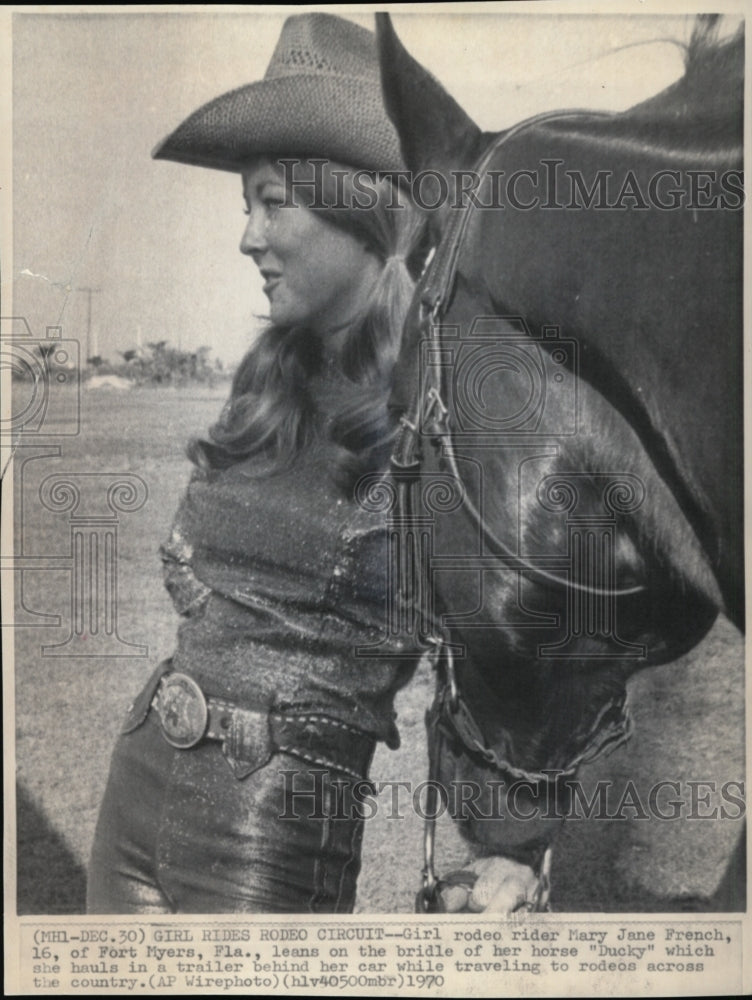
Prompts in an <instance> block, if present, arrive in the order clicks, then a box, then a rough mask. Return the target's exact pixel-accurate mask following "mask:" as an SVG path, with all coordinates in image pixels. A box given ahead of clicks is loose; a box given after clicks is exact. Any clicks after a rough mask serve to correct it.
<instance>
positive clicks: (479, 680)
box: [377, 15, 743, 855]
mask: <svg viewBox="0 0 752 1000" xmlns="http://www.w3.org/2000/svg"><path fill="white" fill-rule="evenodd" d="M377 17H378V19H379V25H378V28H379V45H380V53H381V60H382V82H383V88H384V93H385V99H386V104H387V108H388V111H389V114H390V116H391V118H392V120H393V122H394V124H395V126H396V128H397V131H398V133H399V135H400V137H401V141H402V145H403V154H404V159H405V161H406V164H407V166H408V168H409V170H410V171H411V172H412V174H413V179H415V177H416V175H417V174H419V173H421V172H422V173H423V179H424V181H425V182H426V183H425V184H424V185H423V187H422V188H421V192H422V196H423V201H424V202H428V201H429V195H427V194H426V192H427V191H428V190H433V191H434V194H432V195H430V198H431V199H432V204H434V205H435V210H434V211H432V212H430V213H429V214H430V217H431V224H432V226H433V227H434V230H435V232H436V236H437V239H439V238H440V237H441V236H442V235H443V234H444V233H445V232H446V231H447V230H449V231H450V234H451V236H452V238H455V236H456V231H459V229H461V228H462V227H456V231H455V216H456V215H457V213H463V214H464V215H465V216H466V218H465V221H464V224H463V225H464V232H463V234H462V241H461V245H460V247H459V251H458V256H457V258H456V262H455V265H456V266H455V268H454V269H450V271H446V272H445V274H447V273H450V275H451V276H450V278H448V279H447V282H446V288H445V289H444V292H445V295H444V297H443V300H442V302H441V308H440V311H439V312H437V313H436V314H435V316H434V320H435V322H434V324H433V325H432V324H431V323H430V322H429V321H425V314H426V312H427V311H428V310H430V309H431V307H432V306H434V305H435V291H436V289H435V285H436V282H437V279H436V272H435V271H434V272H431V270H430V268H429V270H428V272H427V274H425V275H424V277H423V279H422V281H421V284H420V285H419V287H418V291H417V294H416V299H415V302H414V303H413V308H412V311H411V315H410V317H409V318H408V323H407V326H406V331H405V338H404V341H403V348H402V353H401V356H400V358H399V361H398V364H397V369H396V372H397V375H396V383H395V390H394V395H393V403H394V405H395V407H397V408H399V409H400V410H402V411H410V408H411V407H413V405H414V400H415V398H416V393H417V392H418V389H419V387H420V386H423V389H424V391H425V387H426V385H429V386H431V387H432V388H433V394H434V395H433V399H434V402H435V400H436V398H438V399H439V401H440V403H441V404H442V405H443V406H445V407H446V410H447V415H446V419H445V420H444V421H443V422H442V423H441V425H440V426H437V424H436V422H435V421H434V422H433V423H431V424H430V426H429V425H426V424H424V425H422V426H421V428H420V429H421V430H422V431H423V432H424V433H423V435H422V465H421V475H422V476H423V477H428V478H427V480H426V481H429V482H431V483H433V485H434V486H436V485H437V484H438V485H441V484H443V485H444V486H445V487H446V490H447V491H449V492H452V490H454V493H455V494H456V496H457V497H458V499H457V500H456V502H446V503H444V506H443V509H442V510H441V511H439V510H438V508H437V507H436V505H434V506H433V507H432V508H431V509H430V510H428V509H426V508H425V506H424V507H423V509H422V510H421V511H420V513H421V515H425V517H424V520H425V521H426V523H428V522H430V532H429V533H430V536H431V539H430V545H429V549H430V552H429V554H428V557H427V558H428V561H429V563H430V576H431V580H432V586H433V592H434V595H435V600H436V606H437V612H438V614H439V616H440V617H441V621H442V624H443V625H444V626H445V628H446V629H447V634H448V636H449V639H450V642H451V643H452V644H454V645H455V647H456V649H457V650H458V652H459V660H458V672H459V675H460V683H461V690H462V693H463V697H464V699H465V701H466V703H467V705H468V706H469V707H470V709H471V711H472V713H473V716H474V724H475V723H477V729H473V732H474V733H475V735H476V737H478V738H479V739H480V743H481V744H483V746H484V748H485V749H484V751H483V752H481V753H480V755H474V754H473V751H472V746H468V741H467V740H464V745H462V746H459V745H457V746H456V747H455V751H456V752H455V758H456V761H455V762H458V763H457V768H458V772H459V770H461V771H462V773H463V774H464V775H467V774H468V773H471V772H472V768H473V766H474V764H475V765H477V768H478V772H479V773H486V775H487V772H486V770H485V769H486V767H487V765H488V764H489V761H491V762H492V763H493V758H495V759H496V760H497V761H498V762H499V769H500V770H501V771H502V772H503V771H504V769H505V768H506V770H507V771H508V773H510V774H512V775H514V774H523V775H524V774H529V775H536V774H539V773H540V772H541V770H544V769H554V770H555V769H564V770H570V771H571V770H573V769H574V768H575V767H576V766H577V762H578V761H580V760H582V759H583V758H584V757H586V756H587V755H588V754H590V753H594V752H596V751H597V749H598V748H599V747H601V746H603V745H605V744H606V743H608V741H609V739H611V738H612V737H615V736H616V735H618V733H619V731H620V730H621V728H622V717H621V709H622V705H623V701H624V685H625V682H626V679H627V677H628V676H629V675H630V674H631V673H632V672H633V671H634V670H636V669H639V668H642V667H644V666H648V665H651V664H656V663H660V662H665V661H668V660H672V659H676V658H677V657H678V656H679V655H681V654H682V653H684V652H686V651H687V650H688V649H690V648H692V647H693V646H694V645H695V644H696V643H697V642H698V641H699V640H700V638H701V637H702V636H703V635H704V634H705V633H706V632H707V630H708V629H709V628H710V626H711V625H712V623H713V621H714V619H715V617H716V616H717V614H719V613H723V614H725V615H727V616H728V617H729V618H730V619H731V620H732V621H733V622H735V623H736V624H737V626H739V627H740V628H741V627H742V614H743V561H742V549H743V531H742V273H741V264H742V211H741V209H742V204H743V194H742V187H741V184H742V175H741V168H742V93H743V76H742V73H743V39H742V37H741V36H740V35H739V36H737V37H734V38H732V39H731V40H729V41H726V42H723V43H721V42H718V41H716V40H715V38H714V21H713V19H712V18H708V19H704V20H700V21H699V22H698V27H697V29H696V30H695V33H694V35H693V38H692V41H691V42H690V44H689V46H688V50H687V56H686V70H685V74H684V76H683V78H682V79H681V80H679V81H678V82H677V83H676V84H674V85H673V86H671V87H670V88H669V89H667V90H666V91H664V92H663V93H661V94H659V95H658V96H656V97H654V98H652V99H651V100H648V101H646V102H644V103H642V104H640V105H638V106H637V107H634V108H632V109H631V110H629V111H627V112H624V113H621V114H615V115H602V114H597V113H592V114H589V113H583V112H578V113H561V114H559V115H557V116H555V117H547V118H545V119H540V118H539V119H537V120H532V121H531V122H530V123H526V124H524V125H523V126H522V127H520V126H517V127H516V128H514V129H511V130H509V131H508V132H506V133H501V134H500V135H498V136H497V135H490V134H487V133H482V132H481V131H480V130H479V129H478V128H477V127H476V126H475V125H474V123H473V122H472V121H471V120H470V119H469V118H468V116H467V115H466V114H465V113H464V112H463V111H462V109H461V108H459V106H458V105H457V104H456V103H455V102H454V101H453V99H452V98H451V97H450V96H449V95H448V94H446V92H445V91H444V90H443V88H442V87H441V86H440V84H438V83H437V81H436V80H435V79H434V78H433V77H431V76H430V74H428V73H427V71H426V70H425V69H423V68H422V67H421V66H420V65H419V64H418V63H417V62H416V61H415V60H414V59H412V57H411V56H410V55H409V54H408V53H407V52H406V51H405V50H404V48H403V47H402V45H401V44H400V42H399V40H398V39H397V37H396V35H395V33H394V31H393V29H392V26H391V22H390V21H389V19H388V17H387V16H386V15H377ZM484 157H485V159H484ZM479 163H482V170H479V168H478V164H479ZM431 184H433V189H431ZM449 249H451V248H448V247H447V246H446V244H442V245H441V246H440V247H439V250H438V252H437V254H436V259H437V260H439V259H441V261H442V264H445V263H446V260H447V259H448V257H449V256H451V255H450V254H449V253H448V250H449ZM421 318H423V319H424V321H423V322H421ZM431 331H433V332H431ZM435 409H436V407H434V415H435ZM429 507H430V504H429ZM461 742H462V741H461ZM450 756H451V755H450ZM447 766H448V767H449V769H450V770H451V766H452V765H451V764H450V765H447ZM445 776H447V771H446V770H445ZM471 825H475V824H471ZM508 826H509V825H508V824H496V825H495V828H494V830H493V831H491V832H489V831H485V832H484V831H482V830H481V829H480V827H479V826H476V828H475V829H474V834H475V836H476V837H483V838H484V839H486V840H487V841H488V842H489V843H491V844H492V845H494V846H496V847H497V848H498V849H502V847H503V846H506V848H509V842H508V839H507V841H506V842H505V843H502V846H501V847H500V845H499V837H502V838H508V835H509V830H508ZM502 828H503V829H502ZM531 834H532V831H531V830H530V829H528V830H527V831H526V832H525V834H524V837H523V839H524V841H525V843H526V844H527V843H529V841H530V836H531ZM521 836H522V835H521ZM546 836H547V834H546V833H545V832H541V831H540V830H538V832H537V833H536V834H534V835H533V839H535V837H539V838H540V839H541V840H543V841H545V839H546ZM519 846H520V848H521V847H522V845H519ZM514 852H515V847H514V845H513V846H512V849H511V853H514ZM517 853H518V854H520V855H522V854H523V852H522V850H521V849H520V850H519V851H517Z"/></svg>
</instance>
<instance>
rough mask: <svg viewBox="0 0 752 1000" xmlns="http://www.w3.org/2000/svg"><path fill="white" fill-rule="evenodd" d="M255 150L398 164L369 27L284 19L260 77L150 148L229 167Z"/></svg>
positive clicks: (180, 159) (377, 165)
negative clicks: (264, 72) (263, 73)
mask: <svg viewBox="0 0 752 1000" xmlns="http://www.w3.org/2000/svg"><path fill="white" fill-rule="evenodd" d="M260 155H266V156H269V155H272V156H292V155H297V156H303V157H327V158H330V159H332V160H337V161H338V162H340V163H346V164H350V165H352V166H355V167H362V168H364V169H366V170H373V171H379V172H387V171H391V170H402V169H404V164H403V162H402V157H401V155H400V145H399V140H398V138H397V134H396V132H395V130H394V126H393V125H392V123H391V122H390V121H389V118H388V117H387V114H386V111H385V110H384V107H383V104H382V100H381V84H380V77H379V64H378V59H377V55H376V46H375V40H374V35H373V33H372V32H370V31H368V30H367V29H366V28H361V27H359V26H358V25H356V24H353V23H352V22H350V21H346V20H343V19H342V18H340V17H335V16H334V15H332V14H321V13H311V14H299V15H296V16H294V17H289V18H288V19H287V20H286V21H285V23H284V25H283V27H282V33H281V35H280V38H279V41H278V42H277V47H276V48H275V50H274V54H273V55H272V58H271V62H270V63H269V67H268V69H267V71H266V75H265V77H264V79H263V80H261V81H259V82H258V83H251V84H248V85H247V86H245V87H239V88H238V89H237V90H232V91H230V92H229V93H227V94H223V95H222V96H221V97H217V98H215V99H214V100H213V101H210V102H209V103H208V104H205V105H204V106H203V107H201V108H199V109H198V111H194V113H193V114H192V115H190V116H189V117H188V118H186V120H185V121H184V122H183V123H182V124H181V125H179V126H178V127H177V128H176V129H175V131H174V132H172V133H171V134H170V135H168V136H167V138H166V139H163V140H162V142H160V143H159V145H158V146H157V147H156V148H155V149H154V151H153V153H152V156H153V157H154V158H155V159H157V160H174V161H175V162H177V163H188V164H193V165H196V166H202V167H214V168H215V169H218V170H231V171H234V172H239V171H242V170H243V169H244V168H245V166H247V164H248V162H249V161H250V160H252V159H253V158H255V157H257V156H260Z"/></svg>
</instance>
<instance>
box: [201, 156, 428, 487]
mask: <svg viewBox="0 0 752 1000" xmlns="http://www.w3.org/2000/svg"><path fill="white" fill-rule="evenodd" d="M286 162H288V163H289V162H295V163H297V164H298V165H300V166H301V167H302V168H303V173H304V174H307V173H309V172H310V171H314V173H315V176H316V180H317V182H318V183H317V184H316V186H315V191H313V190H311V189H309V188H307V187H306V185H305V184H302V185H301V192H302V193H301V194H299V193H298V190H297V188H296V189H295V197H296V198H299V200H300V202H301V203H302V204H304V205H305V207H307V208H309V210H310V211H313V212H315V213H316V214H317V215H318V217H319V218H320V219H321V220H322V221H323V222H325V223H327V224H328V225H331V226H334V227H336V228H338V229H341V230H344V231H345V232H347V233H349V234H351V235H353V236H355V237H356V238H357V239H358V240H359V241H361V242H364V243H365V245H366V246H367V247H368V248H369V249H370V250H371V251H372V252H373V253H375V254H376V255H377V257H378V258H379V259H380V260H381V262H382V268H381V271H380V274H379V277H378V279H377V281H376V283H375V285H374V287H373V289H372V290H371V293H370V295H369V297H368V300H367V304H366V306H365V309H364V310H363V311H362V312H361V314H360V315H359V316H357V317H355V318H354V319H353V321H352V323H351V324H350V328H349V330H348V332H347V335H346V337H345V339H344V341H343V346H342V351H341V356H340V367H341V369H342V372H343V373H344V375H345V376H346V377H347V378H348V379H349V380H350V381H351V382H352V383H353V384H354V385H355V386H357V391H355V392H353V393H352V394H348V398H347V400H345V401H343V402H342V403H341V404H340V408H339V410H338V411H335V412H334V413H333V414H331V415H330V421H329V423H328V431H327V433H328V436H329V438H330V440H331V441H332V442H334V444H335V445H336V446H337V449H336V461H335V467H334V470H333V472H334V478H335V481H337V482H338V483H339V485H340V486H341V487H342V488H343V489H345V490H351V489H352V487H353V485H354V483H355V481H356V480H357V478H358V477H359V476H360V475H362V474H363V473H364V472H367V471H372V470H375V469H377V468H380V467H381V466H382V465H383V463H384V461H385V459H386V452H387V449H388V446H389V443H390V442H391V440H392V437H393V430H394V428H393V422H392V420H391V418H390V416H389V413H388V410H387V399H388V396H389V391H390V387H391V376H392V369H393V367H394V363H395V361H396V359H397V354H398V351H399V346H400V340H401V336H402V327H403V324H404V320H405V316H406V314H407V310H408V308H409V306H410V302H411V300H412V295H413V290H414V281H413V277H412V275H411V272H410V268H409V266H408V261H409V260H411V255H415V254H416V253H419V252H420V251H419V249H416V248H418V244H419V242H420V237H421V234H422V231H423V227H422V224H421V221H420V216H419V215H418V212H417V211H416V209H415V208H414V207H413V206H412V205H411V204H409V203H408V202H407V199H406V197H405V196H404V195H402V194H401V193H399V192H398V190H397V189H396V188H395V187H393V185H392V183H391V182H390V181H389V180H388V179H387V178H381V177H379V176H377V175H375V174H368V175H364V173H363V172H362V171H358V172H357V174H355V173H354V172H353V171H352V170H349V169H348V168H346V167H341V166H340V165H338V164H334V163H329V162H327V164H326V166H325V168H324V169H322V168H321V161H317V162H318V165H319V166H318V171H316V170H315V168H314V167H312V166H311V161H306V160H296V161H286ZM277 166H279V164H277ZM335 171H336V175H335ZM298 176H300V175H298ZM286 177H287V174H286ZM364 179H367V180H368V185H367V188H364V183H363V182H364ZM288 191H290V185H289V184H288ZM291 194H292V192H291ZM314 197H315V201H314ZM306 202H307V204H306ZM322 360H323V359H322V346H321V342H320V340H319V339H318V338H317V337H314V336H311V334H310V332H309V331H308V330H306V329H304V328H301V327H279V326H270V327H267V329H265V330H264V331H263V332H262V333H261V334H260V335H259V337H258V338H257V340H256V342H255V343H254V344H253V346H252V347H251V348H250V350H249V351H248V352H247V354H246V355H245V357H244V358H243V360H242V361H241V363H240V366H239V367H238V369H237V371H236V373H235V377H234V379H233V383H232V389H231V392H230V398H229V400H228V402H227V404H226V405H225V407H224V410H223V411H222V414H221V415H220V418H219V420H218V421H217V423H216V424H214V425H213V426H212V427H211V428H210V429H209V435H208V436H209V440H200V439H195V440H193V441H191V442H190V444H189V446H188V457H189V458H190V459H191V461H192V462H193V463H194V464H195V465H197V466H199V467H200V468H203V469H205V470H206V471H208V472H210V473H211V472H212V471H216V470H219V469H223V468H228V467H229V466H231V465H233V464H235V463H236V462H238V461H242V460H244V459H246V458H249V457H251V456H254V455H259V456H263V457H264V458H265V459H267V461H265V462H263V463H260V465H259V471H258V472H257V474H258V475H271V474H274V473H275V472H278V471H281V470H282V469H285V468H288V467H289V466H290V465H291V464H292V463H293V462H294V461H295V459H296V457H297V456H298V455H299V454H300V452H301V451H302V450H303V449H304V448H306V447H307V446H308V445H309V444H310V443H311V441H312V439H313V437H314V436H315V435H316V434H317V433H319V428H318V427H317V419H316V408H315V405H314V402H313V400H312V398H311V395H310V392H309V388H308V386H309V381H310V379H311V377H312V376H315V375H316V374H317V373H319V372H320V371H321V368H322Z"/></svg>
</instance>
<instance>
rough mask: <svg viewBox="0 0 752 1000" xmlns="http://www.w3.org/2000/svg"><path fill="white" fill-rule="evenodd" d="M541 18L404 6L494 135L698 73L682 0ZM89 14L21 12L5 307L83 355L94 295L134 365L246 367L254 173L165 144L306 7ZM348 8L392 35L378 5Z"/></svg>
mask: <svg viewBox="0 0 752 1000" xmlns="http://www.w3.org/2000/svg"><path fill="white" fill-rule="evenodd" d="M664 6H665V5H664ZM447 8H449V11H448V10H447ZM525 8H526V9H524V11H523V12H516V11H517V6H516V5H509V6H505V8H504V12H503V13H495V12H492V10H491V8H489V7H487V6H486V7H484V9H483V12H482V13H473V12H469V11H468V10H467V8H465V9H463V11H462V12H461V13H454V12H451V5H443V6H442V8H441V11H440V12H430V13H428V12H426V9H425V7H424V8H423V9H422V10H421V11H420V12H411V11H410V10H409V8H408V7H407V5H406V6H404V7H403V6H400V5H398V6H396V7H394V8H393V11H392V15H393V21H394V24H395V28H396V30H397V32H398V34H399V35H400V37H401V38H402V41H403V42H404V44H405V45H406V46H407V48H408V49H409V50H410V51H411V52H412V54H413V55H414V56H415V57H416V58H417V59H418V60H419V61H420V62H422V63H423V64H424V65H425V66H426V67H428V68H429V69H430V70H431V71H432V72H433V74H434V75H435V76H436V77H437V78H438V79H439V80H440V81H441V82H442V84H443V85H444V86H445V87H446V88H447V90H449V91H450V93H452V94H453V96H454V97H455V98H456V99H457V100H458V101H459V103H460V104H461V105H462V106H463V107H464V108H465V110H466V111H467V112H468V113H469V114H470V115H471V117H473V118H474V119H475V121H476V122H477V123H478V124H479V125H480V126H481V127H482V128H483V129H486V130H492V131H498V130H500V129H502V128H506V127H508V126H510V125H512V124H514V123H515V122H517V121H519V120H521V119H523V118H525V117H527V116H528V115H531V114H534V113H537V112H539V111H544V110H550V109H554V108H565V107H591V108H599V109H610V110H622V109H624V108H627V107H629V106H631V105H632V104H635V103H637V102H639V101H641V100H643V99H645V98H647V97H649V96H651V95H652V94H654V93H657V92H658V91H660V90H662V89H663V88H664V87H666V86H668V85H669V84H670V83H671V82H673V81H674V80H675V79H677V78H678V77H679V76H680V75H681V73H682V52H681V49H680V48H679V47H678V46H677V45H676V44H674V41H672V40H677V41H680V42H681V41H684V42H685V41H686V40H687V39H688V37H689V34H690V32H691V20H692V19H691V17H690V16H689V15H686V14H682V13H680V12H681V11H682V10H686V9H687V7H686V6H685V5H683V4H681V3H676V4H674V5H673V8H672V10H673V12H672V13H671V14H670V15H666V14H648V15H644V14H639V15H638V14H629V15H624V14H618V13H611V12H612V11H617V10H619V5H618V4H613V3H605V2H603V0H601V2H599V3H591V4H589V5H588V9H591V10H595V11H600V12H603V11H607V12H608V13H600V14H598V15H579V14H578V15H572V14H564V13H553V11H554V8H553V7H552V6H550V5H549V4H546V3H541V4H528V5H525ZM629 8H630V9H632V10H634V9H636V8H637V9H639V10H641V11H642V10H648V11H650V10H652V9H653V7H652V6H651V4H650V3H649V2H646V3H641V4H635V3H632V4H630V5H629ZM79 9H80V8H79ZM46 10H47V11H50V10H51V8H46ZM85 10H87V11H88V12H86V13H83V14H78V13H57V12H54V13H32V14H26V13H21V12H18V11H16V12H14V14H13V31H12V46H13V63H12V66H13V86H12V95H13V102H12V112H13V162H12V165H13V177H12V184H13V187H12V206H13V212H12V220H13V240H12V261H13V266H12V269H9V267H8V261H9V257H10V248H9V247H8V246H6V247H4V248H3V250H4V254H3V258H4V267H3V281H4V282H6V284H4V285H3V315H4V316H7V315H9V314H10V313H9V310H10V308H12V315H14V316H23V317H25V318H26V319H27V321H28V323H29V325H30V328H31V330H32V332H33V334H34V336H36V337H44V335H45V329H46V327H47V326H62V328H63V336H64V337H73V338H75V339H78V340H79V341H80V342H81V344H82V354H84V353H85V350H86V343H85V342H86V336H87V322H88V321H87V308H88V303H89V298H90V299H91V309H92V314H91V337H92V342H91V343H90V344H89V348H88V352H89V353H90V354H92V353H99V354H100V355H103V356H104V357H106V358H109V359H110V360H113V361H117V360H119V355H118V351H124V350H127V349H129V348H132V347H135V346H136V345H137V343H138V342H139V341H141V342H143V343H147V342H149V341H156V340H168V341H169V342H170V343H172V344H174V345H177V346H180V347H181V348H183V349H191V350H194V349H196V348H197V347H200V346H204V345H206V346H209V347H211V349H212V353H213V356H214V357H218V358H221V359H222V360H223V361H224V362H226V363H227V364H230V365H231V364H233V363H235V362H237V361H238V360H239V358H240V357H241V356H242V354H243V353H244V351H245V349H246V348H247V346H248V345H249V344H250V343H251V341H252V338H253V335H254V333H255V332H256V331H257V329H258V327H259V324H260V323H261V322H262V321H263V320H262V319H261V318H260V317H263V314H264V310H265V303H266V299H265V298H264V296H263V294H262V292H261V280H260V278H259V277H258V275H257V273H256V269H255V266H254V265H253V263H252V262H251V261H250V260H249V259H247V258H244V257H242V256H241V254H240V253H239V251H238V244H239V241H240V237H241V233H242V229H243V223H244V217H243V214H242V208H243V205H242V200H241V190H240V179H239V177H237V176H236V175H233V174H230V173H223V172H220V171H215V170H205V169H201V168H195V167H186V166H182V165H178V164H172V163H166V162H155V161H153V160H152V159H151V155H150V153H151V150H152V148H153V147H154V146H155V145H156V143H157V142H158V141H159V140H160V139H161V138H162V137H163V136H165V135H166V134H167V133H168V132H170V131H171V130H172V129H173V128H174V127H175V126H176V125H177V124H179V123H180V122H181V121H182V120H183V119H184V118H185V117H186V116H187V115H188V114H190V113H191V112H192V111H194V110H195V109H196V108H197V107H198V106H200V105H201V104H203V103H204V102H205V101H207V100H210V99H212V98H214V97H216V96H217V95H219V94H220V93H223V92H224V91H227V90H230V89H232V88H234V87H237V86H241V85H243V84H245V83H250V82H252V81H254V80H257V79H260V78H261V77H262V76H263V75H264V72H265V69H266V65H267V63H268V61H269V58H270V56H271V53H272V50H273V48H274V45H275V43H276V40H277V38H278V36H279V32H280V29H281V26H282V23H283V21H284V18H285V17H286V16H287V15H288V14H289V13H290V10H291V8H289V7H288V8H269V7H265V8H263V9H261V8H249V7H243V8H238V7H235V8H229V9H226V10H225V9H222V11H221V12H217V11H216V9H209V8H202V7H200V6H193V7H191V8H186V9H185V10H181V9H177V8H174V7H173V8H172V9H171V10H170V11H169V12H166V13H151V12H149V13H146V12H140V11H139V12H137V13H131V12H128V13H120V12H116V13H111V12H107V13H105V12H103V11H102V9H101V8H99V9H97V8H86V9H85ZM336 12H337V13H338V14H340V16H348V17H350V19H351V20H354V21H357V22H358V23H360V24H363V25H365V26H367V27H372V26H373V24H372V15H371V14H369V13H367V12H365V11H364V8H363V7H359V8H357V10H356V9H355V8H347V7H342V6H340V7H337V9H336ZM7 190H8V185H7V184H5V185H4V193H5V194H6V195H7ZM9 274H10V275H12V278H13V301H12V307H10V306H9V294H8V292H9V289H8V286H7V281H8V276H9ZM85 289H95V290H96V291H93V292H92V293H91V295H89V293H88V292H87V291H85Z"/></svg>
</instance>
